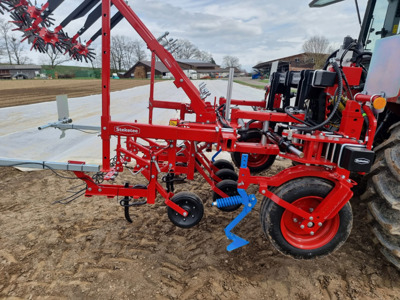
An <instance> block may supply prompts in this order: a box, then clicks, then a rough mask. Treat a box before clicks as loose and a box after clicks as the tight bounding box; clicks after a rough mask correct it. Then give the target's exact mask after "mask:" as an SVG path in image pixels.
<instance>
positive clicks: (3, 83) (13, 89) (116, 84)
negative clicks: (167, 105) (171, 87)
mask: <svg viewBox="0 0 400 300" xmlns="http://www.w3.org/2000/svg"><path fill="white" fill-rule="evenodd" d="M146 84H150V81H149V80H136V79H135V80H129V79H124V80H118V79H111V91H112V92H114V91H120V90H125V89H130V88H133V87H136V86H141V85H146ZM0 91H1V93H0V108H1V107H9V106H17V105H26V104H33V103H39V102H46V101H54V100H55V99H56V96H57V95H62V94H67V95H68V97H69V98H73V97H83V96H89V95H96V94H101V80H100V79H87V80H85V79H83V80H80V79H58V80H54V79H53V80H0Z"/></svg>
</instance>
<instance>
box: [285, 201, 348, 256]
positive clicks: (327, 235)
mask: <svg viewBox="0 0 400 300" xmlns="http://www.w3.org/2000/svg"><path fill="white" fill-rule="evenodd" d="M322 200H323V198H321V197H318V196H307V197H303V198H300V199H298V200H296V201H294V202H293V203H292V204H293V205H294V206H296V207H298V208H300V209H302V210H304V211H307V212H310V208H311V209H315V208H316V207H317V206H318V205H319V203H320V202H321V201H322ZM303 220H304V218H302V217H300V216H298V215H296V214H294V213H292V212H290V211H289V210H285V211H284V212H283V214H282V218H281V232H282V234H283V237H284V238H285V240H286V241H287V242H288V243H289V244H290V245H292V246H293V247H296V248H299V249H304V250H312V249H317V248H321V247H323V246H324V245H326V244H328V243H329V242H330V241H331V240H332V239H333V238H334V237H335V235H336V233H337V232H338V229H339V225H340V217H339V214H337V215H336V216H334V217H333V218H331V219H328V220H326V221H325V222H324V223H323V224H322V226H321V227H320V226H318V224H317V222H315V223H313V224H314V226H313V228H315V231H314V235H310V234H309V233H306V232H304V231H303V230H302V229H301V228H300V223H301V222H302V221H303ZM296 221H297V222H296ZM303 224H304V222H303Z"/></svg>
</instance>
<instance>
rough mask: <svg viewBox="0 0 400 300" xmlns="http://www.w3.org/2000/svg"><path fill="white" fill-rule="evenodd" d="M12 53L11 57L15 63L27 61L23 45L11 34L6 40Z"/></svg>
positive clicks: (21, 63)
mask: <svg viewBox="0 0 400 300" xmlns="http://www.w3.org/2000/svg"><path fill="white" fill-rule="evenodd" d="M8 43H9V46H10V50H11V53H12V59H13V61H14V62H15V63H16V64H17V65H24V64H26V63H27V62H28V61H29V58H28V57H27V56H25V54H24V46H23V45H22V43H21V41H20V40H18V39H17V38H16V37H14V36H11V38H10V39H9V41H8Z"/></svg>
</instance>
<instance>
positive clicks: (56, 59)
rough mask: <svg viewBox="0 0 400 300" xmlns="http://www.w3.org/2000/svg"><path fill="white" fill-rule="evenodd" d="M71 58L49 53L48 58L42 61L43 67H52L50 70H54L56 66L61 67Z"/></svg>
mask: <svg viewBox="0 0 400 300" xmlns="http://www.w3.org/2000/svg"><path fill="white" fill-rule="evenodd" d="M70 60H71V59H70V57H69V56H65V55H63V54H62V53H60V52H58V51H56V52H53V51H51V50H50V51H48V52H46V56H45V57H43V58H42V59H41V64H42V65H48V66H50V69H52V70H54V69H55V68H56V66H58V65H61V64H62V63H64V62H67V61H70Z"/></svg>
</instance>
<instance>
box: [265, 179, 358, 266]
mask: <svg viewBox="0 0 400 300" xmlns="http://www.w3.org/2000/svg"><path fill="white" fill-rule="evenodd" d="M332 187H333V185H332V183H331V182H329V181H327V180H324V179H321V178H315V177H303V178H299V179H295V180H292V181H289V182H286V183H284V184H283V185H281V186H280V187H278V188H276V190H275V191H274V193H275V194H276V195H277V196H279V197H281V198H282V199H284V200H286V201H288V202H289V203H293V202H295V201H297V203H299V202H300V203H301V204H300V205H304V203H305V201H309V202H310V203H313V204H312V206H316V205H318V203H319V202H320V201H321V200H322V199H323V198H325V197H326V196H327V195H328V194H329V192H330V191H331V189H332ZM263 202H264V203H263V204H262V209H261V211H260V214H261V217H260V218H261V221H262V228H263V231H264V233H265V235H266V236H267V238H268V239H269V240H270V241H271V243H272V244H273V245H274V247H275V248H276V249H277V250H278V251H279V252H281V253H282V254H285V255H288V256H291V257H293V258H295V259H311V258H316V257H322V256H325V255H328V254H330V253H332V252H334V251H335V250H337V249H339V248H340V247H341V246H342V245H343V243H344V242H345V241H346V239H347V238H348V237H349V235H350V232H351V228H352V224H353V215H352V210H351V206H350V203H349V202H348V203H346V205H345V206H344V207H343V208H342V209H341V210H340V212H339V213H338V214H337V216H335V217H333V218H332V219H331V220H327V221H325V222H324V224H323V225H322V227H321V228H319V227H318V225H317V224H314V226H316V227H317V228H319V230H318V231H316V233H315V235H313V236H311V235H306V234H303V233H302V232H301V230H300V227H298V228H297V227H295V226H293V224H287V223H285V220H286V222H298V223H300V222H301V220H302V218H301V217H298V216H296V215H294V214H292V213H290V212H288V211H286V210H285V209H284V208H283V207H281V206H279V205H277V204H275V202H273V201H272V200H270V199H267V198H264V200H263ZM303 208H304V206H303ZM310 208H313V207H310ZM297 218H298V219H297ZM282 219H283V220H282ZM281 222H282V223H281ZM285 224H287V226H286V225H285ZM282 226H285V227H282ZM293 228H294V230H293ZM285 233H287V234H285ZM285 236H287V237H289V238H286V237H285Z"/></svg>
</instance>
